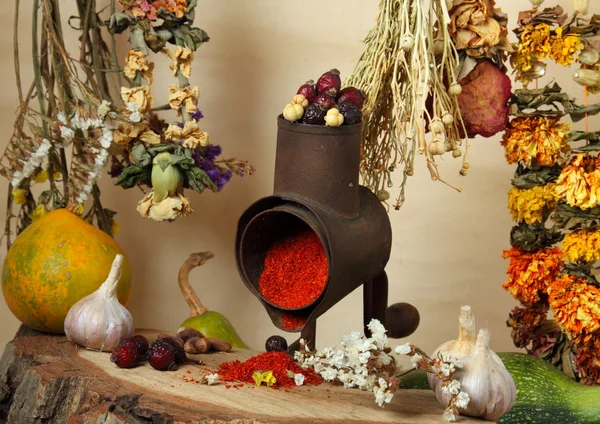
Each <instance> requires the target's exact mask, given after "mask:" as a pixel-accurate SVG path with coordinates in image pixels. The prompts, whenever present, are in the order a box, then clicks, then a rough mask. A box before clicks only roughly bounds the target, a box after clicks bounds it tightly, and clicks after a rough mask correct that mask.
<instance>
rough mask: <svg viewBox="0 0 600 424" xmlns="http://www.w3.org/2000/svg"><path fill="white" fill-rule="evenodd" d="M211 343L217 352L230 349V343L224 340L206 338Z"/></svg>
mask: <svg viewBox="0 0 600 424" xmlns="http://www.w3.org/2000/svg"><path fill="white" fill-rule="evenodd" d="M207 340H208V341H209V342H210V343H211V344H212V347H213V349H214V350H216V351H217V352H229V351H231V348H232V346H231V343H229V342H228V341H225V340H217V339H211V338H208V339H207Z"/></svg>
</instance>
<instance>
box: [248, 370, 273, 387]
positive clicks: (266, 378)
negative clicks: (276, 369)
mask: <svg viewBox="0 0 600 424" xmlns="http://www.w3.org/2000/svg"><path fill="white" fill-rule="evenodd" d="M252 379H253V380H254V382H255V383H256V385H257V386H260V385H261V384H262V383H263V382H264V383H266V385H267V387H271V386H272V385H273V384H275V383H276V382H277V379H276V378H275V376H274V375H273V371H254V373H253V374H252Z"/></svg>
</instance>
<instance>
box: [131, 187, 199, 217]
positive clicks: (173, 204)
mask: <svg viewBox="0 0 600 424" xmlns="http://www.w3.org/2000/svg"><path fill="white" fill-rule="evenodd" d="M137 211H138V212H139V213H140V215H142V216H143V217H144V218H150V219H152V220H154V221H158V222H162V221H172V220H174V219H176V218H178V217H183V216H188V215H190V214H191V213H192V207H191V206H190V202H189V200H188V199H187V198H185V197H184V196H182V195H180V194H177V195H175V196H173V197H167V198H165V199H163V200H162V201H160V202H158V203H154V190H152V191H151V192H150V193H148V194H147V195H146V196H144V198H143V199H142V200H140V201H139V203H138V206H137Z"/></svg>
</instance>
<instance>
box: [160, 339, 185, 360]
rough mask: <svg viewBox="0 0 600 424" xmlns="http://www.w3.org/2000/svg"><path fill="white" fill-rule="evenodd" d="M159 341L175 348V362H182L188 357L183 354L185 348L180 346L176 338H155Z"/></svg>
mask: <svg viewBox="0 0 600 424" xmlns="http://www.w3.org/2000/svg"><path fill="white" fill-rule="evenodd" d="M160 341H162V342H164V343H167V344H169V345H170V346H172V347H173V349H174V350H175V362H177V363H178V364H183V363H184V362H187V360H188V358H187V355H186V354H185V350H183V347H181V345H180V344H179V342H178V341H177V340H175V339H174V338H172V337H165V338H164V339H160V340H157V342H160Z"/></svg>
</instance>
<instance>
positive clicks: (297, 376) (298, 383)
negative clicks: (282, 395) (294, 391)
mask: <svg viewBox="0 0 600 424" xmlns="http://www.w3.org/2000/svg"><path fill="white" fill-rule="evenodd" d="M294 383H296V386H302V385H303V384H304V374H294Z"/></svg>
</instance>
